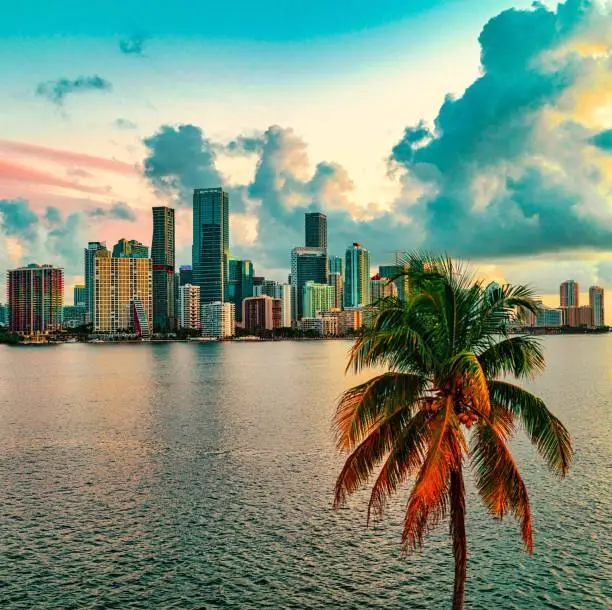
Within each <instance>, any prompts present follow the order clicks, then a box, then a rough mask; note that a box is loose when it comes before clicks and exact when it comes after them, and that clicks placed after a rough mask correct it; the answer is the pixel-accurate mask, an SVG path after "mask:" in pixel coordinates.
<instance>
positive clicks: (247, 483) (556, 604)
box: [0, 336, 612, 610]
mask: <svg viewBox="0 0 612 610" xmlns="http://www.w3.org/2000/svg"><path fill="white" fill-rule="evenodd" d="M544 343H545V347H546V356H547V362H548V369H547V371H546V373H545V374H544V375H543V376H541V377H540V378H539V379H538V380H537V381H536V382H535V383H533V384H532V385H533V388H534V389H535V390H536V391H537V392H539V393H540V394H541V395H542V396H543V397H544V398H545V400H546V401H547V402H548V404H549V406H550V407H551V408H552V409H553V410H554V412H556V413H557V414H558V415H560V416H561V418H562V420H563V421H564V423H565V424H566V425H567V426H568V427H569V429H570V430H571V432H572V434H573V435H574V438H575V445H576V460H575V464H574V468H573V471H572V473H571V474H570V476H569V477H568V478H567V479H566V480H565V481H563V482H561V483H559V482H557V481H556V480H555V479H554V478H553V477H552V476H550V475H549V474H548V473H547V472H546V470H545V468H544V466H543V464H542V462H541V461H539V460H538V461H534V460H533V455H534V454H533V453H532V450H531V448H530V446H529V444H528V443H526V442H524V441H523V440H522V439H521V440H519V441H518V442H516V443H514V447H513V448H514V451H515V455H516V457H517V460H518V462H519V466H521V470H522V473H523V476H524V478H525V480H526V482H527V485H528V488H529V490H530V492H531V493H530V496H531V500H532V505H533V513H534V520H535V542H536V550H535V554H534V556H533V557H531V558H530V557H529V556H527V555H526V554H524V553H523V551H522V547H521V540H520V537H519V533H518V527H517V525H516V523H515V522H514V521H512V520H511V519H509V520H508V521H504V523H503V524H502V525H499V524H498V523H496V522H494V521H492V520H491V519H489V518H488V517H487V515H486V513H485V511H484V509H483V508H482V507H481V506H480V504H479V503H478V499H477V498H476V497H475V496H474V495H473V493H472V495H471V496H470V498H469V501H470V504H469V507H468V518H469V523H468V534H469V552H470V563H469V580H468V588H467V598H466V607H467V608H482V609H492V608H499V609H506V608H521V609H523V608H525V609H530V608H558V609H564V610H565V609H569V608H576V609H581V610H583V609H590V608H608V607H610V599H611V598H612V587H611V581H610V579H611V578H612V516H611V515H612V494H611V481H612V457H611V456H612V435H611V420H612V418H611V412H612V408H611V401H612V336H590V337H585V336H567V337H547V338H546V339H545V340H544ZM349 346H350V344H349V343H347V342H341V341H326V342H323V341H321V342H282V343H265V344H244V343H243V344H203V345H193V344H167V345H65V346H57V347H29V348H25V347H24V348H10V347H5V346H0V490H1V492H0V511H1V517H0V607H2V608H324V607H329V608H386V609H389V608H408V609H417V608H428V609H429V608H431V609H437V608H447V607H450V602H449V600H450V596H451V580H452V561H451V552H450V546H449V544H448V541H447V538H446V528H441V529H440V530H439V531H437V532H435V533H434V535H432V536H430V537H429V538H428V539H427V542H426V547H425V550H424V551H423V552H422V553H420V554H414V555H411V556H409V557H407V558H405V557H402V556H401V553H400V536H401V516H402V508H403V507H404V505H405V502H406V497H407V495H406V494H403V495H402V496H400V497H398V498H397V500H396V501H395V502H394V503H393V505H392V508H391V510H390V511H389V514H388V515H387V517H386V519H385V520H384V521H383V522H382V523H379V524H377V525H376V526H375V527H374V528H370V529H366V528H365V510H364V508H365V500H366V494H365V493H363V494H361V495H359V496H356V497H355V498H353V499H352V500H351V502H350V505H349V506H348V508H346V509H344V510H341V511H339V512H334V511H332V510H331V500H332V488H333V484H334V480H335V475H336V474H337V472H338V469H339V467H340V464H341V460H340V458H339V456H337V455H336V453H335V451H334V446H333V441H332V437H331V433H330V420H331V416H332V413H333V410H334V401H335V399H336V397H337V396H338V394H339V393H340V392H341V391H342V389H343V388H344V387H346V386H347V385H348V384H349V383H350V382H351V381H354V379H350V378H346V377H344V376H343V369H344V366H345V362H346V352H347V349H348V348H349Z"/></svg>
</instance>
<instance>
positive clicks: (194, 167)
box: [144, 125, 410, 270]
mask: <svg viewBox="0 0 612 610" xmlns="http://www.w3.org/2000/svg"><path fill="white" fill-rule="evenodd" d="M144 143H145V145H146V146H147V148H148V155H147V157H146V158H145V160H144V168H145V176H146V177H147V178H148V179H149V181H150V182H151V184H152V185H153V187H154V188H155V190H156V191H158V192H161V193H163V194H164V195H168V193H174V194H175V195H176V200H175V201H176V202H177V203H179V204H180V205H185V206H190V205H191V201H192V193H193V189H194V188H207V187H215V186H223V187H224V188H225V189H226V190H227V191H228V192H229V194H230V207H231V210H232V212H233V213H234V216H233V226H235V227H238V226H239V227H241V231H240V234H241V235H243V236H248V238H246V237H245V240H244V241H245V242H246V243H242V244H241V243H239V242H238V243H236V241H234V243H233V245H232V250H233V251H234V253H236V254H238V255H242V256H248V257H250V258H253V259H254V260H256V261H257V262H258V264H261V265H262V266H263V267H264V268H265V269H268V270H270V269H278V270H280V269H286V268H287V266H288V261H289V252H290V250H291V248H293V247H294V246H298V245H303V243H304V228H303V219H304V213H305V212H308V211H314V210H324V211H325V212H326V213H327V214H328V217H329V222H328V226H329V241H330V247H331V249H332V250H334V251H337V252H338V253H341V252H343V251H344V249H345V248H346V247H347V246H348V245H349V244H350V243H352V242H353V241H355V240H356V239H357V240H361V241H364V242H365V243H366V244H367V243H368V242H371V243H373V244H374V242H376V243H378V244H383V243H384V254H381V256H387V257H389V256H391V255H392V250H393V249H400V248H401V247H402V245H404V246H405V244H406V240H407V239H409V233H410V231H409V229H410V227H409V226H408V225H407V224H406V222H405V221H402V220H401V219H400V220H398V219H397V218H393V217H391V215H389V214H388V213H384V214H379V215H377V217H376V219H375V220H374V221H371V219H369V218H365V217H364V216H363V213H364V210H362V209H360V208H358V207H357V206H355V205H354V204H353V203H352V201H351V197H350V195H351V192H352V190H353V182H352V180H351V179H350V177H349V175H348V173H347V172H346V170H345V168H344V167H342V166H341V165H339V164H338V163H334V162H320V163H318V164H317V165H316V166H315V167H314V169H313V168H312V167H311V164H310V161H309V158H308V154H307V145H306V143H305V142H304V140H303V139H302V138H301V137H300V136H299V135H298V134H296V133H295V132H294V131H293V130H292V129H290V128H284V127H280V126H278V125H272V126H271V127H269V128H268V129H267V130H265V131H264V132H262V133H260V134H255V135H253V134H251V135H248V136H244V135H240V136H238V137H236V138H234V139H233V140H232V141H230V143H229V144H223V143H219V142H214V141H212V140H211V139H210V138H208V137H207V136H205V135H204V133H203V132H202V130H201V129H200V128H199V127H197V126H195V125H180V126H178V127H173V126H169V125H164V126H162V127H161V128H160V130H159V131H158V132H157V133H156V134H154V135H153V136H152V137H150V138H146V139H145V140H144ZM224 153H229V154H232V155H236V154H244V155H255V156H256V158H257V161H256V166H255V171H254V175H253V177H252V179H251V180H250V181H249V182H248V183H247V184H242V185H235V184H229V183H228V181H227V179H226V177H225V176H224V175H223V174H222V173H221V172H220V171H219V170H218V169H217V167H216V161H217V156H218V155H219V154H224ZM247 225H249V226H250V227H251V228H250V229H249V230H247V229H246V226H247ZM254 235H256V239H253V236H254Z"/></svg>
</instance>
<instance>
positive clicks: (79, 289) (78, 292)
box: [72, 284, 87, 309]
mask: <svg viewBox="0 0 612 610" xmlns="http://www.w3.org/2000/svg"><path fill="white" fill-rule="evenodd" d="M72 304H73V305H74V306H75V307H79V306H81V307H83V309H86V307H87V291H86V290H85V284H75V285H74V287H73V289H72Z"/></svg>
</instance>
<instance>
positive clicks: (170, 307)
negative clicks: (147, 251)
mask: <svg viewBox="0 0 612 610" xmlns="http://www.w3.org/2000/svg"><path fill="white" fill-rule="evenodd" d="M151 263H152V265H153V328H154V329H155V330H156V331H160V332H169V331H172V330H174V328H175V326H176V317H175V311H174V306H175V296H174V209H173V208H169V207H166V206H157V207H154V208H153V239H152V241H151Z"/></svg>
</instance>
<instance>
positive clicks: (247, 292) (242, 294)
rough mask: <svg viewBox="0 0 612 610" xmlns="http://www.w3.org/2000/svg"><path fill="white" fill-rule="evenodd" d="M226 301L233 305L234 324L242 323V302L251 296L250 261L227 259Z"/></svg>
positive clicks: (251, 271)
mask: <svg viewBox="0 0 612 610" xmlns="http://www.w3.org/2000/svg"><path fill="white" fill-rule="evenodd" d="M228 278H229V282H228V290H227V299H228V301H230V302H231V303H233V304H234V305H235V314H236V322H242V301H243V299H246V298H248V297H252V296H253V294H254V293H253V282H254V270H253V263H252V262H251V261H250V260H240V259H237V258H230V259H229V274H228Z"/></svg>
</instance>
